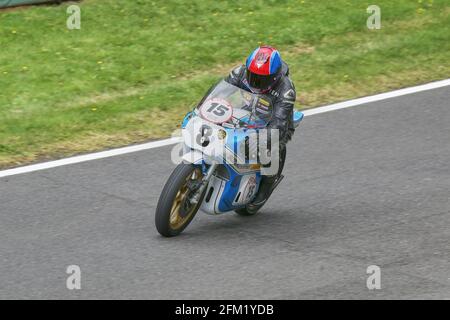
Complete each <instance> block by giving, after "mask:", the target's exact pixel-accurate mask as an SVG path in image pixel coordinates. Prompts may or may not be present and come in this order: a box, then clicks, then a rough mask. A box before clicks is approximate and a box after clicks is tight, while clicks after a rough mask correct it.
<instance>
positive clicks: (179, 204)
mask: <svg viewBox="0 0 450 320" xmlns="http://www.w3.org/2000/svg"><path fill="white" fill-rule="evenodd" d="M193 177H195V179H192V178H193ZM202 177H203V176H202V173H201V170H200V169H199V168H196V167H195V166H194V165H193V164H187V163H181V164H179V165H178V166H177V167H176V168H175V170H174V171H173V172H172V174H171V175H170V177H169V179H168V180H167V182H166V184H165V186H164V188H163V190H162V192H161V195H160V196H159V200H158V205H157V207H156V214H155V225H156V229H157V230H158V232H159V233H160V234H161V235H162V236H164V237H174V236H177V235H179V234H180V233H181V232H182V231H183V230H184V229H185V228H186V227H187V226H188V225H189V223H190V222H191V221H192V219H193V218H194V216H195V214H196V213H197V211H198V208H199V207H200V205H201V203H202V201H203V197H204V194H205V192H203V194H202V196H201V197H200V201H199V202H198V203H197V204H196V205H191V207H189V202H187V198H189V196H192V192H191V191H190V190H189V188H187V187H186V183H187V181H189V180H193V181H194V180H198V181H200V180H201V178H202ZM205 191H206V190H205ZM186 208H187V209H186Z"/></svg>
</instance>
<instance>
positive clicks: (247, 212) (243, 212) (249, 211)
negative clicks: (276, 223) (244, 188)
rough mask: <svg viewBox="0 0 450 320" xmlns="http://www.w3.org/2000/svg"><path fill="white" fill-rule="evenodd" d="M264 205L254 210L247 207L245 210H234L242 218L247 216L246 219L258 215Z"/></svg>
mask: <svg viewBox="0 0 450 320" xmlns="http://www.w3.org/2000/svg"><path fill="white" fill-rule="evenodd" d="M263 205H264V203H263V204H262V205H259V206H257V207H254V208H253V207H252V208H251V209H250V208H249V207H248V206H245V207H244V208H241V209H236V210H234V212H236V213H237V214H238V215H240V216H245V217H248V216H254V215H255V214H257V213H258V211H259V209H261V208H262V206H263Z"/></svg>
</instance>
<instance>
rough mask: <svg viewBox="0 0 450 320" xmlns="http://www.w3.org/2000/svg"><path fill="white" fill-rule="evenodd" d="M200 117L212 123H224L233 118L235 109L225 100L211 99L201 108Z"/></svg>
mask: <svg viewBox="0 0 450 320" xmlns="http://www.w3.org/2000/svg"><path fill="white" fill-rule="evenodd" d="M200 115H201V116H202V118H203V119H205V120H207V121H210V122H212V123H224V122H227V121H228V120H230V118H231V117H232V116H233V107H232V106H231V104H230V103H229V102H228V101H226V100H224V99H217V98H216V99H210V100H206V101H205V102H204V103H203V105H202V106H201V107H200Z"/></svg>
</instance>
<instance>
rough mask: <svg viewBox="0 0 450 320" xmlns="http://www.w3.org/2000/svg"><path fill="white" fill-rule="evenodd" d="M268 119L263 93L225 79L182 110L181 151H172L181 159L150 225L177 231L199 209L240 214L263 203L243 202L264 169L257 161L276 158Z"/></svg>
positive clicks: (162, 230) (252, 192)
mask: <svg viewBox="0 0 450 320" xmlns="http://www.w3.org/2000/svg"><path fill="white" fill-rule="evenodd" d="M271 118H272V107H271V101H269V100H268V98H267V97H265V96H262V95H258V94H253V93H250V92H248V91H245V90H242V89H240V88H238V87H236V86H233V85H231V84H229V83H228V82H226V81H224V80H222V81H220V82H219V83H218V84H217V85H216V86H215V87H213V88H212V89H211V90H210V91H209V94H207V96H206V97H205V98H204V99H203V100H202V102H200V104H199V105H198V106H197V107H196V108H194V110H192V111H191V112H188V113H187V115H186V116H185V118H184V119H183V122H182V125H181V128H182V143H181V144H180V145H179V148H180V150H178V152H173V154H175V155H178V156H179V160H180V161H178V162H179V164H178V166H177V167H176V168H175V170H174V171H173V172H172V174H171V175H170V177H169V179H168V181H167V182H166V184H165V186H164V188H163V190H162V192H161V195H160V197H159V201H158V205H157V208H156V215H155V224H156V228H157V230H158V232H159V233H160V234H161V235H163V236H165V237H172V236H176V235H178V234H180V233H181V232H182V231H183V230H184V229H185V228H186V227H187V226H188V225H189V223H190V222H191V221H192V219H193V218H194V216H195V215H196V213H197V211H198V210H202V211H204V212H205V213H207V214H211V215H217V214H222V213H225V212H231V211H234V212H236V213H237V214H239V215H244V216H249V215H254V214H256V212H257V211H258V210H259V209H260V207H262V205H261V206H260V207H256V208H254V207H253V206H252V207H251V208H250V207H249V206H248V204H249V203H251V202H252V200H253V199H254V198H255V196H256V194H257V192H258V188H259V184H260V182H261V176H262V174H263V170H266V169H265V166H261V164H265V163H269V164H270V163H276V161H270V160H271V158H270V155H271V148H270V147H269V146H268V144H269V143H271V141H273V140H274V139H273V137H272V139H271V138H270V137H271V135H270V134H268V130H267V129H265V128H266V126H267V124H268V123H269V121H270V119H271ZM293 118H294V119H293V123H294V126H295V127H297V126H298V125H299V124H300V122H301V120H302V119H303V113H301V112H300V111H294V113H293ZM263 133H264V134H263ZM268 137H269V138H268ZM272 148H273V147H272ZM275 149H276V148H275ZM173 154H172V155H173ZM272 156H273V155H272ZM263 161H265V163H264V162H263ZM275 169H276V168H275ZM282 178H283V176H282V175H280V177H279V178H278V179H277V180H276V181H275V183H274V185H273V187H272V191H273V190H274V189H275V187H276V186H277V185H278V184H279V182H280V181H281V179H282Z"/></svg>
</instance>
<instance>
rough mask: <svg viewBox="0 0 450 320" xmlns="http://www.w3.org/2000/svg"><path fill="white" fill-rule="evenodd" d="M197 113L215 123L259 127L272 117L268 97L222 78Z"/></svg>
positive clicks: (263, 125)
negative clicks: (241, 87)
mask: <svg viewBox="0 0 450 320" xmlns="http://www.w3.org/2000/svg"><path fill="white" fill-rule="evenodd" d="M198 113H199V114H200V116H201V117H202V118H203V119H205V120H207V121H210V122H213V123H216V124H221V125H224V124H228V125H233V126H234V127H253V128H255V127H256V128H261V127H265V126H267V124H268V123H269V121H270V119H271V118H272V105H271V102H270V101H269V99H268V98H266V97H264V96H260V95H257V94H253V93H251V92H248V91H245V90H243V89H240V88H238V87H236V86H233V85H231V84H229V83H228V82H226V81H224V80H222V81H221V82H219V83H218V84H217V85H216V86H215V87H214V88H213V89H212V91H211V92H210V93H209V94H208V96H207V97H206V98H205V99H204V100H203V103H202V104H201V105H200V106H199V107H198Z"/></svg>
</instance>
